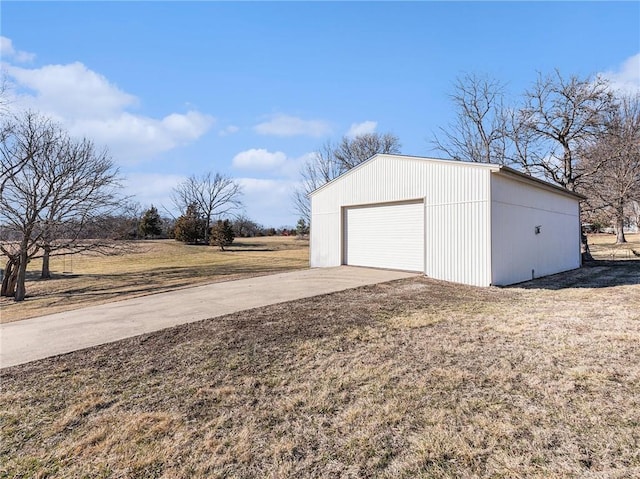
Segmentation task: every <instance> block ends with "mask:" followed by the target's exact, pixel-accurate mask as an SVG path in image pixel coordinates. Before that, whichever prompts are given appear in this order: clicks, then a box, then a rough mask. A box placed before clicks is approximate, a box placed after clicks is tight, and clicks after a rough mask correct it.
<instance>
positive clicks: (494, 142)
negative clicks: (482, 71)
mask: <svg viewBox="0 0 640 479" xmlns="http://www.w3.org/2000/svg"><path fill="white" fill-rule="evenodd" d="M504 94H505V86H504V85H503V84H502V83H501V82H499V81H498V80H494V79H491V78H488V77H486V76H479V75H475V74H467V75H465V76H463V77H460V78H458V79H457V80H456V83H455V84H454V87H453V93H452V94H451V95H450V98H451V101H452V102H453V104H454V107H455V112H456V117H455V121H454V123H452V124H450V125H449V126H448V127H447V128H440V132H441V136H440V137H438V136H437V135H435V136H434V139H433V141H432V144H433V145H434V146H435V148H436V149H437V150H439V151H442V152H443V153H445V154H446V155H447V156H449V157H450V158H453V159H454V160H460V161H470V162H477V163H499V164H506V163H507V162H508V155H507V147H508V144H509V114H508V111H507V109H506V108H505V106H504V104H503V101H504Z"/></svg>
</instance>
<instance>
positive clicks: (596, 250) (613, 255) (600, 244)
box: [588, 233, 640, 260]
mask: <svg viewBox="0 0 640 479" xmlns="http://www.w3.org/2000/svg"><path fill="white" fill-rule="evenodd" d="M625 236H626V239H627V242H626V243H623V244H619V245H618V244H616V236H615V235H612V234H592V235H589V238H588V242H589V249H590V251H591V254H592V255H593V257H594V258H595V259H603V260H618V259H632V258H636V255H634V254H633V252H634V251H635V252H636V253H638V254H640V234H639V233H634V234H627V235H625Z"/></svg>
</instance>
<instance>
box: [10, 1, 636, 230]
mask: <svg viewBox="0 0 640 479" xmlns="http://www.w3.org/2000/svg"><path fill="white" fill-rule="evenodd" d="M1 13H2V20H1V21H2V24H1V27H2V29H1V35H2V45H1V46H2V68H3V70H4V72H5V73H6V74H7V75H8V77H9V79H10V81H11V83H12V84H13V91H12V95H13V96H14V97H15V98H13V105H14V107H16V108H18V107H22V108H24V107H29V108H34V109H37V110H40V111H42V112H43V113H46V114H48V115H50V116H52V117H54V118H55V119H57V120H58V121H60V122H61V123H62V124H63V125H64V126H65V127H66V128H68V129H69V130H70V131H71V132H72V133H73V134H75V135H81V136H88V137H90V138H92V139H93V140H94V141H95V142H96V143H98V144H106V145H108V146H109V149H110V151H111V153H112V156H113V158H114V160H115V161H116V163H117V164H118V165H119V166H120V168H121V171H122V173H123V175H124V176H125V177H126V178H127V179H128V180H127V191H128V192H129V193H131V194H135V195H136V198H137V200H138V201H139V202H140V203H141V204H142V205H143V206H148V205H149V204H151V203H153V204H155V205H156V206H161V205H164V206H165V207H167V208H169V209H171V208H172V207H171V202H170V200H169V194H170V192H171V188H172V187H173V186H175V185H176V184H177V183H178V182H179V181H181V180H182V179H183V178H185V177H187V176H189V175H191V174H200V173H204V172H206V171H218V172H221V173H223V174H226V175H229V176H232V177H234V178H237V179H238V181H240V182H241V184H242V185H243V189H244V202H245V205H246V213H247V214H248V215H249V216H250V217H251V218H253V219H254V220H256V221H258V222H260V223H262V224H264V225H266V226H276V227H277V226H282V225H294V224H295V223H296V221H297V214H296V212H295V210H294V208H293V206H292V203H291V200H290V196H291V191H292V190H293V188H294V187H295V185H296V182H297V181H298V171H299V168H300V165H301V164H302V162H304V161H305V159H306V158H308V157H309V155H310V154H312V152H313V151H314V150H316V149H317V148H319V147H320V146H321V145H322V144H323V143H324V142H326V141H327V140H334V141H335V140H338V139H339V138H341V137H342V136H343V135H345V134H353V133H357V132H369V131H378V132H392V133H394V134H396V135H397V136H398V137H399V138H400V141H401V143H402V152H403V153H405V154H409V155H422V156H429V155H436V152H434V151H433V150H432V145H431V144H430V143H429V140H430V139H431V138H432V136H433V133H434V132H435V131H436V130H437V129H438V127H440V126H445V125H446V124H447V123H449V122H451V121H452V119H453V117H452V114H453V112H452V109H451V104H450V102H449V100H448V98H447V95H448V94H449V93H450V92H451V85H452V83H453V82H454V81H455V79H456V77H458V76H460V75H463V74H465V73H478V74H487V75H490V76H493V77H495V78H497V79H500V80H501V81H503V82H505V83H506V84H507V85H508V89H509V91H510V92H511V93H512V94H513V96H514V99H515V98H516V97H517V95H518V94H519V93H520V92H521V91H522V90H524V89H525V88H526V87H527V86H529V85H530V84H531V83H532V82H533V81H534V80H535V78H536V75H537V72H542V73H548V72H551V71H553V69H554V68H558V69H560V71H561V72H562V73H563V74H565V75H569V74H578V75H588V74H596V73H600V74H604V75H606V76H608V77H609V78H610V79H611V80H612V81H613V82H614V83H615V84H616V85H620V86H621V87H625V88H630V89H640V3H638V2H619V3H616V2H584V3H583V2H567V3H561V2H535V3H529V2H495V3H493V2H468V3H467V2H406V3H404V2H351V3H343V2H319V3H311V2H309V3H296V2H259V3H254V2H241V3H236V2H62V3H57V2H44V3H37V2H12V1H11V2H6V1H5V2H3V4H2V12H1Z"/></svg>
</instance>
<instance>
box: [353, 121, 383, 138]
mask: <svg viewBox="0 0 640 479" xmlns="http://www.w3.org/2000/svg"><path fill="white" fill-rule="evenodd" d="M377 127H378V122H377V121H371V120H367V121H363V122H362V123H352V124H351V128H349V131H347V136H349V137H351V138H353V137H355V136H360V135H367V134H370V133H373V132H375V131H376V128H377Z"/></svg>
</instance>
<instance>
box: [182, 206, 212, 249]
mask: <svg viewBox="0 0 640 479" xmlns="http://www.w3.org/2000/svg"><path fill="white" fill-rule="evenodd" d="M205 227H206V221H205V219H204V218H203V217H202V215H201V214H200V211H199V210H198V207H197V206H196V205H195V204H194V203H192V204H190V205H189V206H187V211H186V212H185V213H184V214H183V215H182V216H180V217H179V218H178V219H177V220H176V224H175V226H174V237H175V239H176V240H178V241H182V242H183V243H191V244H197V243H198V242H199V241H200V240H201V239H204V233H205Z"/></svg>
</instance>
